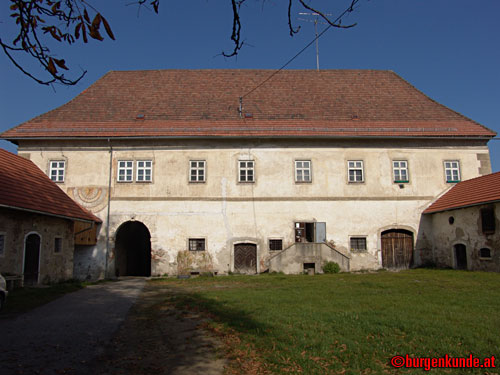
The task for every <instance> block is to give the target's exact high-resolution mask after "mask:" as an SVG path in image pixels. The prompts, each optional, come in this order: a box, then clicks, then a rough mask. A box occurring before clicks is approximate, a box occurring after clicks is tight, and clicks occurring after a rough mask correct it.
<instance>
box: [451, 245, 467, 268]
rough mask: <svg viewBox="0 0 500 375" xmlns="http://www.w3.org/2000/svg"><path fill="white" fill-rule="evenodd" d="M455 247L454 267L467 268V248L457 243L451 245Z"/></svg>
mask: <svg viewBox="0 0 500 375" xmlns="http://www.w3.org/2000/svg"><path fill="white" fill-rule="evenodd" d="M453 248H454V249H455V268H456V269H457V270H466V269H467V248H466V247H465V245H463V244H461V243H459V244H456V245H455V246H453Z"/></svg>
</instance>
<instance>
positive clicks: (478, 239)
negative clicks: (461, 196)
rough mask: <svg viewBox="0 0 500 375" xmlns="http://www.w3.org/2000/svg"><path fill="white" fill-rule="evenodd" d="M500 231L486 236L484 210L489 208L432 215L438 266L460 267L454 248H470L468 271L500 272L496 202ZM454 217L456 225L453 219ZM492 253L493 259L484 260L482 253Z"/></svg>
mask: <svg viewBox="0 0 500 375" xmlns="http://www.w3.org/2000/svg"><path fill="white" fill-rule="evenodd" d="M494 206H495V216H496V217H495V219H496V231H495V233H494V234H483V232H482V227H481V214H480V209H481V208H483V207H486V205H481V206H474V207H469V208H461V209H456V210H451V211H446V212H439V213H435V214H432V215H429V216H431V217H432V228H433V244H434V247H433V253H434V260H435V262H436V264H437V265H438V266H444V267H453V268H456V257H455V253H454V248H453V247H454V246H455V245H456V244H463V245H465V246H466V253H467V268H468V269H469V270H474V271H496V272H500V203H495V204H494ZM450 217H453V219H454V220H453V224H450V220H449V218H450ZM481 248H488V249H490V250H491V256H492V257H491V259H481V258H480V256H479V250H480V249H481Z"/></svg>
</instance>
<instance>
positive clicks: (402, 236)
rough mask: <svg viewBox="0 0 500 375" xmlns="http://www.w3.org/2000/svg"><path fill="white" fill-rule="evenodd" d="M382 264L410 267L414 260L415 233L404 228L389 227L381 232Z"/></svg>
mask: <svg viewBox="0 0 500 375" xmlns="http://www.w3.org/2000/svg"><path fill="white" fill-rule="evenodd" d="M381 240H382V266H383V267H384V268H410V266H411V264H412V261H413V233H412V232H410V231H408V230H404V229H389V230H386V231H383V232H382V234H381Z"/></svg>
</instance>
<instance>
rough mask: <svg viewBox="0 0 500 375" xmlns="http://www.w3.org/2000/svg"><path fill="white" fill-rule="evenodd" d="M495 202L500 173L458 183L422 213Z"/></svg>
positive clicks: (497, 197) (499, 193)
mask: <svg viewBox="0 0 500 375" xmlns="http://www.w3.org/2000/svg"><path fill="white" fill-rule="evenodd" d="M496 201H500V172H496V173H492V174H488V175H486V176H481V177H476V178H473V179H471V180H466V181H462V182H459V183H458V184H456V185H455V186H453V187H452V188H451V189H450V190H448V191H447V192H446V193H445V194H443V195H442V196H441V197H440V198H438V199H437V200H436V201H435V202H434V203H432V204H431V205H430V206H429V207H428V208H427V209H426V210H425V211H424V212H423V213H424V214H431V213H434V212H441V211H448V210H453V209H455V208H463V207H469V206H475V205H478V204H484V203H489V202H496Z"/></svg>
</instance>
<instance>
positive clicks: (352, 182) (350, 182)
mask: <svg viewBox="0 0 500 375" xmlns="http://www.w3.org/2000/svg"><path fill="white" fill-rule="evenodd" d="M347 183H348V184H364V183H365V182H364V181H347Z"/></svg>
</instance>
